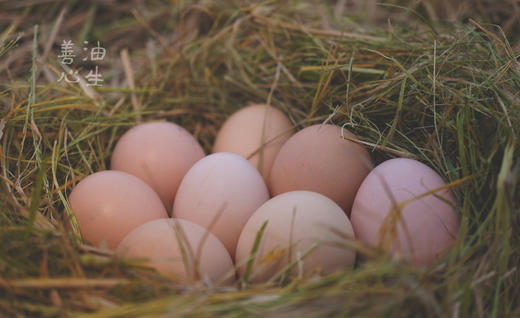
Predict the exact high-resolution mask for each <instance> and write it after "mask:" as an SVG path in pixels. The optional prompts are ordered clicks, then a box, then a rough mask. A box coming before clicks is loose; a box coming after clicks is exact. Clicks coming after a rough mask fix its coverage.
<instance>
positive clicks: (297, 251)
mask: <svg viewBox="0 0 520 318" xmlns="http://www.w3.org/2000/svg"><path fill="white" fill-rule="evenodd" d="M266 221H267V222H268V223H267V226H266V228H265V231H264V233H263V235H262V237H261V241H260V245H259V248H258V252H257V255H256V259H255V261H254V264H253V267H252V272H251V273H250V281H252V282H265V281H267V280H269V279H270V278H272V277H273V275H275V274H276V273H278V272H279V271H280V270H282V269H284V268H285V267H286V266H287V265H288V264H291V263H293V262H295V264H296V265H295V266H294V267H293V268H292V271H291V274H292V276H295V275H298V274H299V271H300V270H301V271H302V272H301V275H302V276H310V275H312V274H315V273H319V274H330V273H333V272H335V271H339V270H348V269H351V268H352V267H353V266H354V261H355V258H356V253H355V251H354V250H353V249H350V248H348V247H346V243H347V240H349V239H350V240H352V239H354V231H353V229H352V225H351V224H350V221H349V219H348V217H347V216H346V214H345V212H344V211H343V210H342V209H341V208H340V207H339V206H338V205H337V204H336V203H335V202H334V201H332V200H331V199H329V198H327V197H325V196H323V195H321V194H319V193H315V192H310V191H292V192H287V193H284V194H280V195H278V196H276V197H274V198H272V199H270V200H269V201H267V202H266V203H264V204H263V205H262V206H261V207H259V208H258V209H257V210H256V211H255V213H254V214H253V215H252V216H251V218H250V219H249V220H248V221H247V223H246V225H245V226H244V229H243V230H242V233H241V234H240V238H239V240H238V245H237V250H236V256H235V262H236V265H237V266H239V268H238V271H239V274H240V275H243V274H244V272H245V268H246V266H247V262H248V261H249V259H250V257H251V252H252V250H253V246H254V244H255V241H256V238H257V233H258V232H259V231H260V229H261V228H262V225H263V224H264V222H266Z"/></svg>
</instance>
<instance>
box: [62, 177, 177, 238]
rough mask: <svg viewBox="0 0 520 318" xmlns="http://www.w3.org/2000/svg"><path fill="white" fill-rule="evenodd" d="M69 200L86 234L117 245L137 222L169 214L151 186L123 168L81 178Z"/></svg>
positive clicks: (85, 235) (138, 223)
mask: <svg viewBox="0 0 520 318" xmlns="http://www.w3.org/2000/svg"><path fill="white" fill-rule="evenodd" d="M69 203H70V207H71V208H72V211H73V212H74V214H75V216H76V220H77V222H78V225H79V229H80V231H81V235H82V236H83V238H84V239H85V240H86V241H88V242H90V243H92V244H94V245H97V246H99V245H100V244H103V242H106V244H107V245H108V247H109V248H115V247H116V246H117V245H118V244H119V242H120V241H121V240H122V239H123V238H124V237H125V235H126V234H127V233H128V232H130V231H131V230H133V229H134V228H136V227H137V226H139V225H141V224H143V223H145V222H148V221H151V220H154V219H159V218H166V217H168V214H167V213H166V209H165V208H164V205H163V204H162V202H161V199H160V198H159V196H158V195H157V193H155V192H154V191H153V189H152V188H150V186H148V185H147V184H146V183H145V182H143V181H142V180H140V179H139V178H137V177H134V176H133V175H130V174H128V173H125V172H122V171H100V172H96V173H94V174H91V175H90V176H88V177H86V178H85V179H83V180H81V182H79V183H78V184H77V185H76V186H75V187H74V189H73V190H72V192H71V194H70V196H69Z"/></svg>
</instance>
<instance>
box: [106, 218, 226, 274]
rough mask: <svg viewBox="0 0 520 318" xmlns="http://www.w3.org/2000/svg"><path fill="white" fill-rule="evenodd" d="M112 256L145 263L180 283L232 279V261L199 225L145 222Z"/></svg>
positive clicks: (219, 244) (186, 222) (215, 239)
mask: <svg viewBox="0 0 520 318" xmlns="http://www.w3.org/2000/svg"><path fill="white" fill-rule="evenodd" d="M183 250H184V253H183V252H182V251H183ZM183 254H184V255H185V256H183ZM116 255H117V256H118V257H124V258H133V259H146V261H145V263H144V265H147V266H150V267H153V268H155V269H156V270H157V271H159V272H161V273H162V274H164V275H169V276H173V277H174V278H176V279H178V280H179V281H181V282H184V283H191V282H194V281H196V280H198V279H203V280H204V281H206V279H210V280H211V282H213V283H226V284H229V283H232V282H233V281H234V278H235V274H234V268H233V261H232V260H231V256H229V253H228V251H227V250H226V248H225V247H224V245H223V244H222V242H220V241H219V240H218V239H217V238H216V237H215V235H213V234H211V233H209V232H208V231H207V230H206V229H204V228H203V227H201V226H200V225H198V224H195V223H193V222H190V221H186V220H180V219H160V220H153V221H150V222H147V223H145V224H143V225H141V226H139V227H137V228H135V229H134V230H133V231H131V232H130V233H129V234H128V235H127V236H126V237H125V238H124V239H123V241H121V243H120V244H119V246H118V247H117V250H116Z"/></svg>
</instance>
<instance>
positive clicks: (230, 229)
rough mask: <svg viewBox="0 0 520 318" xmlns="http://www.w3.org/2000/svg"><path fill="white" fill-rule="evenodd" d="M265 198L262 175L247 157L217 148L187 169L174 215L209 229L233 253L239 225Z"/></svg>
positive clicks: (265, 187)
mask: <svg viewBox="0 0 520 318" xmlns="http://www.w3.org/2000/svg"><path fill="white" fill-rule="evenodd" d="M268 199H269V193H268V191H267V186H266V185H265V183H264V180H263V178H262V175H260V173H259V172H258V170H256V168H255V167H254V166H253V165H252V164H251V163H250V162H249V161H247V160H246V159H244V158H242V157H240V156H239V155H236V154H233V153H229V152H219V153H215V154H212V155H209V156H207V157H205V158H203V159H201V160H200V161H198V162H197V163H196V164H195V165H194V166H193V167H192V168H191V169H190V171H188V173H187V174H186V176H185V177H184V179H183V180H182V183H181V185H180V186H179V191H178V192H177V197H176V198H175V203H174V205H173V215H174V217H176V218H180V219H185V220H189V221H192V222H195V223H197V224H200V225H202V226H203V227H205V228H206V229H209V230H210V231H211V232H212V233H213V234H215V235H216V236H217V237H218V238H219V239H220V240H221V241H222V243H224V246H226V248H227V250H228V251H229V253H230V254H231V256H232V257H233V256H234V255H235V247H236V244H237V240H238V236H239V235H240V231H242V227H243V226H244V224H246V222H247V220H248V219H249V217H250V216H251V214H253V212H254V211H255V210H256V209H257V208H258V207H259V206H260V205H262V204H263V203H264V202H265V201H267V200H268Z"/></svg>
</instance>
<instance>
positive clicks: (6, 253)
mask: <svg viewBox="0 0 520 318" xmlns="http://www.w3.org/2000/svg"><path fill="white" fill-rule="evenodd" d="M39 2H40V1H23V2H6V1H4V2H2V3H0V6H5V8H6V9H7V11H3V12H5V14H4V13H2V14H0V17H3V18H4V19H2V20H1V21H0V23H1V24H0V25H2V28H3V29H4V31H3V32H2V33H1V34H0V40H2V45H1V46H0V76H1V78H2V81H1V83H0V85H1V88H0V104H2V105H3V107H4V108H3V109H2V115H3V119H2V121H1V122H0V127H1V129H0V131H1V132H2V139H1V140H0V146H1V151H0V153H1V157H0V163H1V171H0V175H1V177H0V178H1V184H2V191H1V194H0V202H1V203H2V213H0V242H2V244H0V293H1V295H2V296H1V297H0V313H1V315H5V316H9V317H13V316H41V317H55V316H67V315H72V314H74V315H76V314H86V316H88V317H142V316H158V315H162V314H166V315H169V316H184V315H190V316H200V317H207V316H217V315H219V316H228V317H238V316H245V315H258V316H265V315H268V316H291V317H292V316H325V315H328V316H381V317H405V316H425V317H426V316H428V317H430V316H431V317H436V316H453V317H459V316H460V317H487V316H491V317H499V316H508V315H513V314H514V313H516V314H519V313H520V312H519V310H520V308H519V307H518V306H519V305H518V304H519V303H520V288H519V284H518V283H519V282H520V280H519V278H520V276H519V271H518V269H517V266H518V264H519V261H520V259H519V256H520V253H519V252H520V247H519V246H520V244H519V243H520V240H519V238H520V235H519V234H518V233H520V217H519V215H520V213H519V212H520V210H519V209H520V201H519V198H520V195H519V191H520V190H519V187H518V186H517V184H518V179H519V175H520V174H519V169H518V167H519V161H518V157H519V156H518V153H519V152H518V148H519V146H520V145H519V140H518V134H519V131H520V104H519V96H518V91H519V87H520V76H519V64H518V62H517V58H518V50H517V49H514V48H512V47H514V45H512V44H511V43H510V42H509V41H510V40H517V39H518V34H519V33H518V32H517V31H518V25H517V22H516V21H517V20H518V19H515V17H516V14H517V13H516V11H517V7H516V6H517V5H516V4H515V2H514V1H505V2H504V5H503V6H498V5H494V2H493V1H461V2H460V3H461V4H460V6H459V7H456V5H454V4H451V3H452V2H450V1H443V2H440V3H441V5H438V7H437V5H428V3H430V2H426V1H414V2H411V1H410V3H407V2H406V1H401V2H399V5H403V6H404V7H406V8H411V9H407V10H405V9H402V8H399V7H397V6H396V5H390V6H388V5H387V6H383V7H381V6H374V7H370V4H371V3H373V1H367V2H366V3H365V6H363V4H362V3H363V2H362V1H359V2H358V1H353V2H349V3H350V4H349V5H350V7H346V8H347V9H346V10H344V9H341V10H340V8H343V7H342V6H341V7H340V5H341V4H345V1H337V2H331V3H329V4H323V3H321V2H313V1H289V2H284V3H282V2H276V1H269V2H265V3H261V4H252V3H251V4H247V2H245V1H236V2H225V4H224V2H223V1H222V2H221V1H203V2H199V3H197V4H190V3H187V2H185V1H173V2H172V4H170V5H168V4H166V3H163V2H160V1H150V2H148V3H147V4H146V5H145V4H140V5H137V4H134V3H125V4H123V3H122V2H121V3H119V2H116V1H105V2H103V3H101V2H100V3H97V2H93V3H79V2H74V1H73V2H67V4H66V5H63V4H64V3H65V2H60V1H41V2H42V4H39ZM392 3H393V2H392ZM450 6H451V7H450ZM356 8H357V9H359V10H364V11H363V12H366V14H361V13H359V12H357V13H356V12H354V13H352V12H349V11H348V10H354V9H356ZM367 8H368V9H370V8H372V9H370V10H368V9H367ZM374 8H375V9H374ZM449 8H451V9H452V10H450V9H449ZM472 10H473V11H472ZM515 10H516V11H515ZM341 11H343V14H339V13H341ZM446 11H449V12H450V15H449V17H448V18H450V19H451V20H452V22H446V21H444V22H438V21H437V20H438V19H439V18H440V17H442V16H443V14H445V13H446ZM347 13H348V14H347ZM44 17H52V19H50V20H49V19H48V18H44ZM389 17H390V20H387V19H388V18H389ZM469 17H471V18H473V19H468V18H469ZM490 22H494V23H497V22H503V26H504V28H503V29H500V28H499V27H497V26H496V25H492V24H490ZM35 24H39V27H38V28H33V26H34V25H35ZM19 31H24V34H23V36H20V38H19V39H18V40H16V38H17V32H19ZM502 31H504V32H502ZM505 34H507V35H508V36H506V35H505ZM64 39H73V40H75V41H76V42H77V43H81V42H82V41H83V40H85V39H88V40H89V41H92V42H93V41H95V40H100V41H101V42H102V43H103V44H105V46H106V47H107V51H108V53H107V54H108V57H107V59H106V60H104V61H102V62H100V63H98V64H97V65H99V66H100V70H101V71H102V72H103V73H104V80H105V85H104V86H103V87H101V88H100V89H97V90H93V89H91V88H88V87H86V86H85V85H78V84H70V85H62V83H57V82H56V79H57V78H58V76H59V74H60V73H61V71H62V69H61V66H60V65H59V63H58V61H57V59H56V54H58V52H59V45H58V44H55V45H54V46H52V45H51V46H49V45H47V43H49V41H50V42H51V44H52V43H61V42H62V40H64ZM508 39H509V40H508ZM4 40H5V41H4ZM49 47H50V48H49ZM124 49H127V50H128V54H126V53H122V54H120V52H125V51H124ZM46 52H47V53H46ZM90 66H92V65H90V64H85V65H84V68H85V69H87V68H88V67H90ZM132 77H133V80H130V79H131V78H132ZM134 86H135V88H129V87H134ZM249 102H268V103H270V104H272V105H273V106H276V107H278V108H280V109H282V110H284V111H285V112H286V113H287V114H288V115H289V116H290V118H291V120H292V121H293V122H294V123H295V124H297V127H298V128H302V127H304V126H306V125H308V124H311V123H316V122H324V121H328V122H331V123H334V124H337V125H346V126H345V127H347V128H348V129H350V130H352V131H353V132H354V133H356V134H357V135H358V136H359V138H360V139H361V140H362V141H363V142H364V143H365V144H366V145H367V148H368V149H370V150H371V156H372V158H373V159H374V161H375V162H376V163H379V162H381V161H383V160H385V159H389V158H392V157H395V156H409V157H413V158H416V159H418V160H421V161H422V162H425V163H427V164H428V165H429V166H431V167H432V168H434V169H435V170H436V171H437V172H439V173H440V174H441V175H442V176H443V177H444V178H445V180H447V181H448V182H450V183H451V186H452V190H453V191H454V193H455V195H456V198H457V202H458V203H459V209H458V212H459V214H460V216H461V230H460V237H459V240H458V241H457V244H456V246H455V248H453V250H452V251H451V252H450V253H449V254H448V255H446V256H445V257H444V258H442V259H441V260H440V261H438V262H437V263H436V264H434V265H432V266H430V267H428V268H416V267H413V266H409V265H407V264H406V263H404V262H399V261H398V260H392V259H391V258H390V257H389V256H386V255H379V256H377V257H371V256H370V255H366V256H365V257H364V260H362V261H360V262H358V266H357V267H356V269H355V270H353V271H348V272H344V273H338V274H335V275H331V276H327V277H323V278H321V279H316V280H311V281H299V280H295V281H292V282H290V283H288V284H275V285H270V286H268V285H257V286H246V287H245V288H243V289H239V288H236V289H235V288H231V289H226V288H218V287H217V288H208V287H204V286H194V287H186V286H178V285H175V284H173V282H171V281H168V280H166V279H165V278H164V277H161V276H160V275H158V274H156V273H154V272H152V271H150V270H148V269H146V268H141V267H138V266H135V264H127V263H124V262H121V261H119V260H117V259H115V258H113V256H112V254H111V252H110V251H106V250H102V249H97V248H93V247H89V246H86V245H83V244H82V243H81V242H80V241H79V239H78V236H77V232H74V229H76V227H75V226H74V224H75V223H74V219H73V215H72V214H71V211H70V208H69V207H68V205H67V195H68V194H69V193H70V189H71V187H72V186H73V184H75V183H76V182H77V181H78V180H80V179H81V178H83V177H84V176H86V175H88V174H90V173H92V172H94V171H98V170H103V169H106V168H107V167H108V159H109V157H110V154H111V151H112V149H113V145H114V143H115V142H116V141H117V138H118V137H119V136H120V135H121V134H122V133H123V132H124V131H125V130H126V129H127V128H128V127H130V126H132V125H135V123H136V122H139V121H140V120H141V121H148V120H170V121H173V122H176V123H178V124H181V125H183V126H184V127H186V128H187V129H188V130H189V131H190V132H192V133H193V134H194V135H195V136H196V137H197V139H198V140H199V141H200V142H201V144H202V145H203V147H204V148H205V150H206V151H209V150H210V149H211V145H212V143H213V140H214V137H215V134H216V131H217V129H218V127H219V125H220V124H221V123H222V122H223V121H224V120H225V118H226V117H227V116H228V115H229V114H231V113H232V112H233V111H235V110H237V109H239V108H240V107H243V106H245V105H246V104H247V103H249ZM70 227H72V229H73V231H72V232H70V231H68V230H66V228H70ZM74 233H76V234H74Z"/></svg>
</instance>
